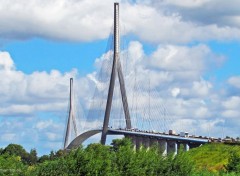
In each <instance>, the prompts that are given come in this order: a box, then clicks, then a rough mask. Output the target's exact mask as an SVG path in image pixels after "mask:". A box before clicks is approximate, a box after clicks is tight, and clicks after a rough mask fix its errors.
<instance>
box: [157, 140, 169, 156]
mask: <svg viewBox="0 0 240 176" xmlns="http://www.w3.org/2000/svg"><path fill="white" fill-rule="evenodd" d="M158 146H159V149H160V151H161V152H162V154H163V155H167V146H168V145H167V141H166V140H165V139H159V140H158Z"/></svg>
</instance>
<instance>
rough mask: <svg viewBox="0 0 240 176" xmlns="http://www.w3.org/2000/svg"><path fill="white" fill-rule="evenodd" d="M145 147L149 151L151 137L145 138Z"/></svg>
mask: <svg viewBox="0 0 240 176" xmlns="http://www.w3.org/2000/svg"><path fill="white" fill-rule="evenodd" d="M143 146H144V147H145V148H146V149H149V146H150V139H149V137H143Z"/></svg>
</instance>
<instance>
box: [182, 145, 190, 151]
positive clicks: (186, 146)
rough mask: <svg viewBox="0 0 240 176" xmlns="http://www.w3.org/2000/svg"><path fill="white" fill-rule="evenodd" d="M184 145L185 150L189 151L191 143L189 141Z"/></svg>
mask: <svg viewBox="0 0 240 176" xmlns="http://www.w3.org/2000/svg"><path fill="white" fill-rule="evenodd" d="M183 147H184V151H186V152H187V151H188V150H189V145H188V144H187V143H185V144H183Z"/></svg>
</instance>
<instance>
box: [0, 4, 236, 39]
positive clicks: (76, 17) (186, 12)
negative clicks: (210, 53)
mask: <svg viewBox="0 0 240 176" xmlns="http://www.w3.org/2000/svg"><path fill="white" fill-rule="evenodd" d="M113 3H114V1H112V0H107V1H104V2H102V1H99V0H92V1H87V0H82V1H76V0H51V1H46V0H44V1H42V0H33V1H31V2H29V1H27V0H22V1H21V2H16V1H13V0H9V1H0V25H1V28H0V41H1V43H5V42H8V41H11V40H23V39H30V38H35V37H40V38H46V39H52V40H65V41H93V40H98V39H105V38H107V37H108V35H109V34H110V30H111V26H112V24H113ZM238 6H239V2H238V1H236V0H231V2H225V1H223V0H221V1H217V0H214V1H208V0H204V1H184V3H183V2H181V3H179V2H177V1H170V0H169V1H168V0H164V1H152V2H151V1H149V2H148V3H147V2H146V1H137V2H136V3H132V2H131V1H122V2H120V18H121V24H122V25H121V26H122V28H121V31H122V34H126V35H132V34H133V35H135V36H138V37H139V38H140V39H141V40H144V41H148V42H154V43H159V42H162V43H188V42H192V41H208V40H239V38H240V29H239V27H240V26H239V18H240V17H239V14H240V12H239V9H238V8H237V7H238ZM29 14H31V15H29ZM176 29H177V30H176Z"/></svg>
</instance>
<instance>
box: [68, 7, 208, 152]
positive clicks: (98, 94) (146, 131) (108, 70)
mask: <svg viewBox="0 0 240 176" xmlns="http://www.w3.org/2000/svg"><path fill="white" fill-rule="evenodd" d="M119 26H120V25H119V4H118V3H114V26H113V33H111V35H110V37H109V42H108V47H107V50H106V54H105V55H104V57H103V58H100V59H99V60H98V61H99V63H98V64H99V65H101V67H100V70H99V72H98V73H96V74H95V76H94V77H93V76H92V75H90V76H89V77H90V79H92V81H93V82H94V83H95V85H96V88H95V92H94V96H93V99H91V100H90V101H89V105H88V109H89V112H88V115H87V117H86V119H85V125H80V126H79V124H78V123H77V120H76V107H75V105H74V100H73V79H70V100H69V102H70V103H69V114H68V121H67V128H66V134H65V141H64V149H72V148H75V147H78V146H79V145H81V144H82V143H83V142H84V141H85V140H87V139H88V138H90V137H91V136H93V135H95V134H98V133H100V134H101V139H100V141H101V144H103V145H104V144H105V143H106V138H107V136H108V135H124V136H125V137H129V138H131V139H132V142H133V144H134V145H135V146H136V148H140V146H141V145H143V146H145V147H149V146H151V145H153V144H156V143H157V144H158V145H159V147H161V149H162V150H163V151H164V152H165V153H168V152H177V150H178V148H179V146H180V145H183V146H184V148H185V149H186V150H188V149H189V148H192V147H197V146H200V145H202V144H205V143H208V141H209V140H208V139H207V138H201V137H194V136H189V135H188V133H181V134H180V135H177V134H175V133H174V131H169V133H167V129H170V128H169V127H168V126H169V125H168V124H169V123H171V118H170V117H169V116H168V114H169V113H168V108H166V107H165V106H164V104H162V102H160V103H159V102H157V100H158V99H159V96H160V95H159V94H158V91H156V90H154V89H152V88H151V84H152V83H151V78H150V76H149V80H148V81H147V82H148V83H146V84H144V85H143V84H140V82H139V81H138V76H139V75H138V69H141V68H136V67H134V64H136V62H133V61H129V60H127V59H126V58H127V57H125V55H127V52H120V48H121V46H120V27H119ZM123 44H124V42H123ZM137 54H138V53H136V55H137ZM124 58H125V60H124ZM122 63H123V65H122ZM123 70H124V71H123ZM126 72H128V74H126ZM144 74H148V72H145V73H144ZM96 75H98V76H96ZM129 75H131V76H129ZM80 119H81V121H82V120H83V115H82V114H80ZM81 124H82V123H81ZM84 126H85V127H84ZM79 127H80V128H81V129H80V130H81V133H79ZM84 128H85V129H84ZM156 130H157V131H163V132H156ZM72 131H73V133H72ZM72 136H73V137H72ZM71 138H73V140H71Z"/></svg>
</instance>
